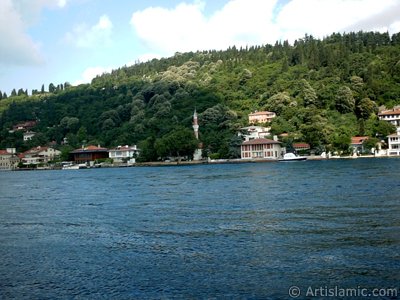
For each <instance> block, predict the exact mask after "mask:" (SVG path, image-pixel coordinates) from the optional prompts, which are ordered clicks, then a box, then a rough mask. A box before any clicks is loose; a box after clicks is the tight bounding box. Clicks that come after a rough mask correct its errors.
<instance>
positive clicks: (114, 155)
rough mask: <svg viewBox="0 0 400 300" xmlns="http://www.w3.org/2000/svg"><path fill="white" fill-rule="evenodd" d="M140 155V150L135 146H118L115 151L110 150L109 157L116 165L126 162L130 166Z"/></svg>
mask: <svg viewBox="0 0 400 300" xmlns="http://www.w3.org/2000/svg"><path fill="white" fill-rule="evenodd" d="M138 155H139V149H138V148H137V147H136V145H134V146H128V145H125V146H118V147H116V148H114V149H110V150H108V156H109V158H111V159H112V160H113V161H114V162H115V163H123V162H126V163H128V164H134V163H135V162H136V157H137V156H138Z"/></svg>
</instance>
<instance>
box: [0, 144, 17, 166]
mask: <svg viewBox="0 0 400 300" xmlns="http://www.w3.org/2000/svg"><path fill="white" fill-rule="evenodd" d="M18 163H19V158H18V156H17V155H16V154H15V148H7V149H6V150H0V170H12V169H15V168H16V167H17V165H18Z"/></svg>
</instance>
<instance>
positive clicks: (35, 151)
mask: <svg viewBox="0 0 400 300" xmlns="http://www.w3.org/2000/svg"><path fill="white" fill-rule="evenodd" d="M60 155H61V151H59V150H56V149H54V148H50V147H41V146H38V147H34V148H32V149H29V150H28V151H25V152H23V153H21V154H19V158H20V160H21V162H22V164H23V165H25V166H29V165H39V164H47V163H49V162H50V161H53V160H55V159H57V158H58V157H59V156H60Z"/></svg>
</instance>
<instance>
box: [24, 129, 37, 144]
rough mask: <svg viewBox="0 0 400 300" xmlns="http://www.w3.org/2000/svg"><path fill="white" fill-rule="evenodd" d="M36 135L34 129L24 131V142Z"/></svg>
mask: <svg viewBox="0 0 400 300" xmlns="http://www.w3.org/2000/svg"><path fill="white" fill-rule="evenodd" d="M35 135H36V133H35V132H33V131H27V132H24V134H23V137H24V142H26V141H30V140H31V139H32V138H33V137H34V136H35Z"/></svg>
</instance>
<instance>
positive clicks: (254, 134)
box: [238, 125, 271, 141]
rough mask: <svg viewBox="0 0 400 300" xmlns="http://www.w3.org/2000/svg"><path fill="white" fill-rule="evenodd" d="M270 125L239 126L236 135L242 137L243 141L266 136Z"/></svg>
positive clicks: (268, 133)
mask: <svg viewBox="0 0 400 300" xmlns="http://www.w3.org/2000/svg"><path fill="white" fill-rule="evenodd" d="M270 130H271V127H263V126H254V125H253V126H248V127H243V128H240V131H239V133H238V136H241V137H243V138H244V140H245V141H250V140H254V139H259V138H266V137H268V136H269V135H270V132H269V131H270Z"/></svg>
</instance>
